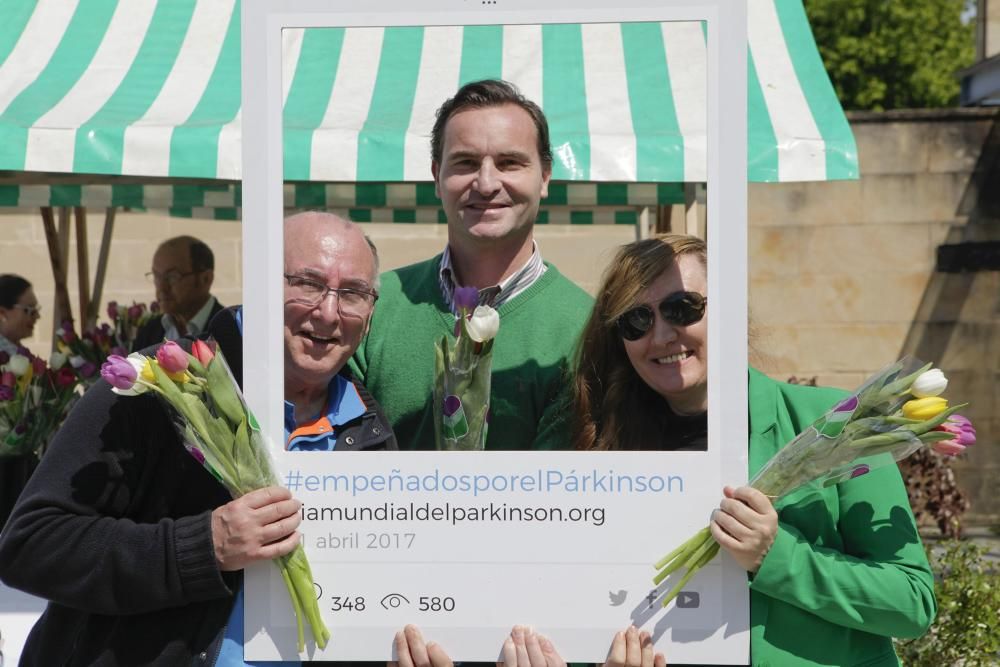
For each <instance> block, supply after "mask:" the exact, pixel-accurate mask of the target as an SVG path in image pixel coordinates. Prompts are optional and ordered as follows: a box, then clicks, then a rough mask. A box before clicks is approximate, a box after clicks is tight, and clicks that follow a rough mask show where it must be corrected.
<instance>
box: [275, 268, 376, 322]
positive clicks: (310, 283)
mask: <svg viewBox="0 0 1000 667" xmlns="http://www.w3.org/2000/svg"><path fill="white" fill-rule="evenodd" d="M285 281H286V283H287V285H286V287H285V300H286V301H290V302H293V303H300V304H302V305H304V306H309V307H310V308H315V307H316V306H318V305H320V304H321V303H323V301H324V300H325V299H326V297H327V296H328V295H329V294H330V293H331V292H332V293H333V294H336V295H337V308H338V309H339V311H340V314H341V315H347V316H349V317H366V316H367V315H368V314H369V313H370V312H371V310H372V306H374V305H375V302H376V301H377V300H378V293H377V292H374V291H371V292H369V291H367V290H363V289H357V288H355V287H328V286H327V285H325V284H324V283H321V282H319V281H318V280H311V279H309V278H304V277H303V276H296V275H289V274H287V273H286V274H285Z"/></svg>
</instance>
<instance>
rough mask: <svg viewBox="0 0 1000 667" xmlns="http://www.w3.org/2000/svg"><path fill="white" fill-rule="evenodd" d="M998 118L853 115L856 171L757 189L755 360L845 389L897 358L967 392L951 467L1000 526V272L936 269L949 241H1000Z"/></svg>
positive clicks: (981, 519)
mask: <svg viewBox="0 0 1000 667" xmlns="http://www.w3.org/2000/svg"><path fill="white" fill-rule="evenodd" d="M998 119H1000V115H998V114H997V113H996V112H995V111H991V110H982V109H963V110H953V111H947V112H891V113H884V114H852V115H851V125H852V129H853V130H854V135H855V137H856V139H857V143H858V154H859V158H860V163H861V174H862V177H861V179H860V180H857V181H845V182H839V183H806V184H784V185H754V186H752V187H751V188H750V303H751V318H752V321H753V323H754V325H755V326H754V328H755V329H756V332H757V336H756V338H755V339H754V340H753V341H752V347H753V348H754V351H755V353H756V355H755V356H756V359H757V362H758V363H759V364H760V365H761V366H762V367H763V368H764V369H765V370H766V371H768V372H769V373H770V374H772V375H773V376H775V377H788V376H791V375H796V376H799V377H812V376H817V377H818V380H819V383H820V384H828V385H833V386H840V387H845V388H850V387H854V386H856V385H857V384H858V383H860V382H861V381H862V380H863V379H864V377H865V376H867V375H868V374H870V373H872V372H873V371H875V370H877V369H878V368H879V367H881V365H883V364H885V363H886V362H888V361H891V360H893V359H895V358H897V357H898V356H900V355H902V354H913V355H915V356H917V357H919V358H921V359H924V360H926V361H934V362H936V363H937V364H938V365H939V366H940V367H941V368H942V369H943V370H944V371H945V372H946V373H947V374H948V376H949V377H950V378H951V381H952V384H951V387H950V389H949V394H950V395H952V396H954V397H961V398H963V399H965V400H969V401H971V402H972V405H971V406H970V407H969V408H968V409H967V410H966V411H965V412H966V414H967V415H968V416H969V417H970V418H972V419H974V420H975V422H976V426H977V428H978V429H979V437H980V444H978V445H977V446H976V447H974V448H973V450H972V451H971V452H970V453H969V454H968V455H967V458H965V459H964V460H962V461H958V462H957V463H956V470H957V474H958V477H959V482H960V484H961V486H962V487H963V489H965V490H966V491H967V492H968V493H969V495H970V497H971V499H972V503H973V505H972V510H971V512H970V515H969V517H968V518H969V520H970V521H971V522H978V523H992V524H997V523H1000V418H998V417H1000V272H998V271H996V270H992V271H980V272H975V273H942V272H939V271H936V270H935V267H936V256H937V251H938V247H939V246H940V245H941V244H942V243H959V242H963V241H966V242H968V241H991V240H1000V160H998V156H1000V120H998Z"/></svg>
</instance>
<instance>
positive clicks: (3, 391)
mask: <svg viewBox="0 0 1000 667" xmlns="http://www.w3.org/2000/svg"><path fill="white" fill-rule="evenodd" d="M13 400H14V390H13V389H12V388H11V387H8V386H7V385H5V384H0V401H13Z"/></svg>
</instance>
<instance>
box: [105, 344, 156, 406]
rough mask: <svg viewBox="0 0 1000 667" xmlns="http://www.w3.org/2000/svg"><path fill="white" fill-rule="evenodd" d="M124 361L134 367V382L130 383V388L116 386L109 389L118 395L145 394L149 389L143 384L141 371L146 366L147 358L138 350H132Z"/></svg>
mask: <svg viewBox="0 0 1000 667" xmlns="http://www.w3.org/2000/svg"><path fill="white" fill-rule="evenodd" d="M125 361H127V362H129V363H130V364H132V368H134V369H135V377H136V381H135V384H133V385H132V388H131V389H119V388H118V387H111V391H113V392H114V393H116V394H118V395H119V396H138V395H139V394H145V393H146V392H147V391H149V387H147V386H146V385H145V384H143V380H142V371H143V369H145V368H146V364H147V363H149V360H148V359H147V358H146V357H144V356H143V355H141V354H139V353H138V352H133V353H132V354H130V355H128V356H127V357H125Z"/></svg>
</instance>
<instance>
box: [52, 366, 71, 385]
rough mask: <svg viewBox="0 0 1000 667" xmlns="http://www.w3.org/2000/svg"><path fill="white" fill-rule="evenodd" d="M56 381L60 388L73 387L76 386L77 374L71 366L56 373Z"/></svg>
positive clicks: (64, 367)
mask: <svg viewBox="0 0 1000 667" xmlns="http://www.w3.org/2000/svg"><path fill="white" fill-rule="evenodd" d="M55 380H56V384H57V385H59V386H60V387H64V388H65V387H72V386H73V385H75V384H76V373H74V372H73V369H72V368H70V367H69V366H63V367H62V368H60V369H59V370H57V371H56V376H55Z"/></svg>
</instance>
